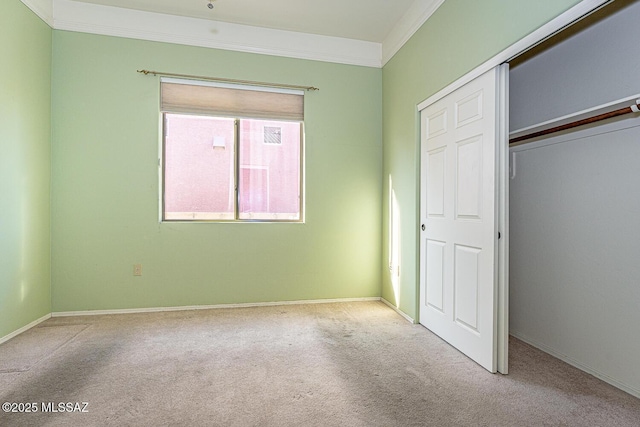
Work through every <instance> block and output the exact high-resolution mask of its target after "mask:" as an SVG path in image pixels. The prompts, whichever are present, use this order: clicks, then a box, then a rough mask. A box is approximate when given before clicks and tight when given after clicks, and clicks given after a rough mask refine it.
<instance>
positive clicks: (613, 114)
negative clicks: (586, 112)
mask: <svg viewBox="0 0 640 427" xmlns="http://www.w3.org/2000/svg"><path fill="white" fill-rule="evenodd" d="M638 104H640V99H639V100H637V101H636V103H635V104H633V105H631V106H629V107H624V108H620V109H617V110H613V111H609V112H607V113H602V114H598V115H595V116H591V117H587V118H586V119H582V120H577V121H575V122H571V123H566V124H564V125H560V126H556V127H552V128H549V129H544V130H541V131H538V132H533V133H530V134H527V135H522V136H519V137H517V138H512V139H510V140H509V146H510V147H515V146H517V145H522V144H525V143H524V142H522V141H525V140H527V139H532V138H536V137H539V136H544V135H549V134H551V133H556V132H560V131H563V130H567V129H572V128H575V127H578V126H583V125H588V124H590V123H596V122H600V121H602V120H607V119H611V118H613V117H618V116H622V115H625V114H630V113H638V112H640V108H638Z"/></svg>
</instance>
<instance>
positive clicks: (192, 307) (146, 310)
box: [51, 297, 380, 317]
mask: <svg viewBox="0 0 640 427" xmlns="http://www.w3.org/2000/svg"><path fill="white" fill-rule="evenodd" d="M364 301H380V297H363V298H334V299H317V300H296V301H271V302H249V303H240V304H214V305H189V306H178V307H149V308H124V309H115V310H86V311H59V312H54V313H51V317H71V316H101V315H105V314H135V313H160V312H165V311H189V310H217V309H222V308H247V307H273V306H282V305H305V304H333V303H346V302H364Z"/></svg>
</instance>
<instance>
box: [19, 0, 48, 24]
mask: <svg viewBox="0 0 640 427" xmlns="http://www.w3.org/2000/svg"><path fill="white" fill-rule="evenodd" d="M21 1H22V3H24V5H25V6H27V7H28V8H29V9H31V11H32V12H33V13H35V14H36V15H38V17H39V18H40V19H42V20H43V21H44V22H46V23H47V25H49V26H50V27H51V28H53V0H21Z"/></svg>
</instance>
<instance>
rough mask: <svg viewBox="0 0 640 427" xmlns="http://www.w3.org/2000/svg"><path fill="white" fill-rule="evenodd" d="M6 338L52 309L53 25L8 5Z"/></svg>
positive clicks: (1, 329) (2, 8)
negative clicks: (50, 196)
mask: <svg viewBox="0 0 640 427" xmlns="http://www.w3.org/2000/svg"><path fill="white" fill-rule="evenodd" d="M0 58H1V59H0V153H1V154H0V338H2V337H4V336H6V335H8V334H10V333H11V332H14V331H15V330H17V329H19V328H21V327H23V326H25V325H27V324H29V323H31V322H32V321H34V320H36V319H39V318H40V317H42V316H44V315H46V314H48V313H50V312H51V294H50V290H51V262H50V260H51V257H50V254H51V252H50V226H49V219H50V203H49V199H50V198H49V195H50V192H49V187H50V176H51V173H50V172H51V168H50V138H51V29H50V28H49V26H48V25H47V24H45V23H44V22H42V21H41V20H40V19H39V18H38V17H37V16H36V15H35V14H33V13H32V12H31V11H30V10H29V9H28V8H27V7H26V6H25V5H24V4H22V3H21V2H20V1H19V0H3V1H2V4H1V5H0Z"/></svg>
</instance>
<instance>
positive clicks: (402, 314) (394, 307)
mask: <svg viewBox="0 0 640 427" xmlns="http://www.w3.org/2000/svg"><path fill="white" fill-rule="evenodd" d="M380 301H382V302H383V303H385V304H386V305H388V306H389V307H390V308H391V309H393V310H394V311H395V312H396V313H398V314H399V315H400V316H402V317H404V318H405V319H406V320H407V321H408V322H409V323H413V324H414V325H415V324H416V321H415V319H413V318H412V317H410V316H409V315H408V314H407V313H405V312H404V311H402V310H400V309H399V308H398V307H396V306H395V305H393V304H391V303H390V302H389V301H387V300H386V299H384V298H380Z"/></svg>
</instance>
